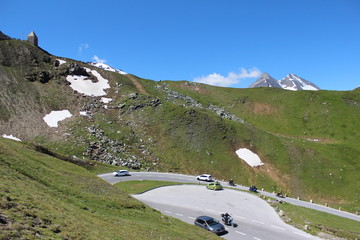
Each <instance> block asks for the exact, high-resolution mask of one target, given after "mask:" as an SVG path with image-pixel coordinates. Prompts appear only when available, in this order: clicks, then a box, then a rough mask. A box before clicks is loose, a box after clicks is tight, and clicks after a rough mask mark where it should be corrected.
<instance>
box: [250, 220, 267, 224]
mask: <svg viewBox="0 0 360 240" xmlns="http://www.w3.org/2000/svg"><path fill="white" fill-rule="evenodd" d="M251 221H253V222H256V223H260V224H264V223H263V222H260V221H256V220H251Z"/></svg>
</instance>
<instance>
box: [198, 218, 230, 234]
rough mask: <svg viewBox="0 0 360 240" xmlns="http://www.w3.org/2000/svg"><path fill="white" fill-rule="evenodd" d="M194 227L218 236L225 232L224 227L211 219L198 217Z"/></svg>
mask: <svg viewBox="0 0 360 240" xmlns="http://www.w3.org/2000/svg"><path fill="white" fill-rule="evenodd" d="M194 224H195V225H196V226H199V227H202V228H204V229H206V230H208V231H210V232H212V233H216V234H220V233H223V232H226V230H225V227H224V225H222V224H221V223H219V221H217V220H215V219H214V218H212V217H208V216H200V217H197V218H196V219H195V221H194Z"/></svg>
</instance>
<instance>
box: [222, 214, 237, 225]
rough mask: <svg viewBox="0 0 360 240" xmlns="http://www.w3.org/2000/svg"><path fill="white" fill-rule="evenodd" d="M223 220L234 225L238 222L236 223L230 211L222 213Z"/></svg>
mask: <svg viewBox="0 0 360 240" xmlns="http://www.w3.org/2000/svg"><path fill="white" fill-rule="evenodd" d="M221 220H222V221H223V223H224V224H225V225H226V226H234V227H236V224H235V223H234V220H233V218H232V217H231V215H230V214H228V213H222V214H221Z"/></svg>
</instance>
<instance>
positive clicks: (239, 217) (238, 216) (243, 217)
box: [235, 215, 246, 219]
mask: <svg viewBox="0 0 360 240" xmlns="http://www.w3.org/2000/svg"><path fill="white" fill-rule="evenodd" d="M235 217H237V218H241V219H246V218H244V217H240V216H236V215H235Z"/></svg>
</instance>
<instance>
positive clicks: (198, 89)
mask: <svg viewBox="0 0 360 240" xmlns="http://www.w3.org/2000/svg"><path fill="white" fill-rule="evenodd" d="M179 87H181V88H183V89H186V90H190V91H194V92H198V93H200V94H203V95H205V94H206V93H207V91H206V90H205V89H204V88H202V87H199V86H196V85H192V84H191V85H190V84H186V83H185V84H181V85H179Z"/></svg>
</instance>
